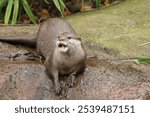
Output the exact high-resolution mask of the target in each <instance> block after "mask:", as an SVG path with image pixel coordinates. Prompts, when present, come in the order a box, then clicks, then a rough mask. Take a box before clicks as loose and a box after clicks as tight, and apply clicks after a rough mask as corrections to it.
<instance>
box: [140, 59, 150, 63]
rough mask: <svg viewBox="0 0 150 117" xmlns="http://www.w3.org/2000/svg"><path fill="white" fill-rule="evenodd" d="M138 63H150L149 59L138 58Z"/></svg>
mask: <svg viewBox="0 0 150 117" xmlns="http://www.w3.org/2000/svg"><path fill="white" fill-rule="evenodd" d="M137 60H138V62H139V63H150V58H138V59H137Z"/></svg>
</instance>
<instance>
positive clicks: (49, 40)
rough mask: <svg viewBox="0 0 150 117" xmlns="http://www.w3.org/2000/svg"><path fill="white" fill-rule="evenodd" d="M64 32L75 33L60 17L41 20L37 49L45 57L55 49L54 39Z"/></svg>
mask: <svg viewBox="0 0 150 117" xmlns="http://www.w3.org/2000/svg"><path fill="white" fill-rule="evenodd" d="M64 32H72V33H75V31H74V29H73V28H72V27H71V26H70V25H69V24H68V23H67V22H66V21H65V20H63V19H61V18H49V19H48V20H46V21H45V22H43V23H42V24H41V26H40V28H39V31H38V35H37V51H39V52H40V53H41V54H42V55H43V56H44V57H45V59H47V57H48V56H51V54H52V53H53V51H54V49H55V45H56V39H57V38H58V36H59V35H60V34H62V33H64Z"/></svg>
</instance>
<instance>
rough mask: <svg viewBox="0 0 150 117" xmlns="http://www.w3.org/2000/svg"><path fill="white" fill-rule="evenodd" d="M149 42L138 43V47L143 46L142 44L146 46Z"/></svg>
mask: <svg viewBox="0 0 150 117" xmlns="http://www.w3.org/2000/svg"><path fill="white" fill-rule="evenodd" d="M148 44H150V42H146V43H143V44H140V45H138V47H141V46H144V45H148Z"/></svg>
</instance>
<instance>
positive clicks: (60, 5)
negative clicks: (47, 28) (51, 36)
mask: <svg viewBox="0 0 150 117" xmlns="http://www.w3.org/2000/svg"><path fill="white" fill-rule="evenodd" d="M53 2H54V4H55V6H56V7H57V9H58V10H59V12H60V13H61V15H62V17H63V16H64V10H65V8H66V6H65V3H64V1H63V0H53Z"/></svg>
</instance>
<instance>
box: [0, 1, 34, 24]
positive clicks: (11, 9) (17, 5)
mask: <svg viewBox="0 0 150 117" xmlns="http://www.w3.org/2000/svg"><path fill="white" fill-rule="evenodd" d="M5 6H6V12H5V16H4V23H5V24H8V23H9V21H10V19H11V17H10V16H11V15H12V20H11V24H12V25H14V24H16V21H17V17H18V13H19V10H20V9H21V8H22V6H23V8H24V10H25V12H26V13H27V15H28V16H29V18H30V20H31V21H32V22H33V23H36V21H35V17H34V15H33V13H32V11H31V8H30V6H29V4H28V1H27V0H1V1H0V13H1V12H2V8H3V7H5Z"/></svg>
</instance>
